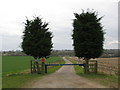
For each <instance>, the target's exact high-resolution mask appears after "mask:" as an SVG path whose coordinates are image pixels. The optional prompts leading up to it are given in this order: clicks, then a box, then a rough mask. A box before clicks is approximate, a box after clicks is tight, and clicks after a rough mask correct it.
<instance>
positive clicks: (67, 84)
mask: <svg viewBox="0 0 120 90" xmlns="http://www.w3.org/2000/svg"><path fill="white" fill-rule="evenodd" d="M64 60H65V61H66V63H68V64H71V62H70V61H68V60H66V59H65V58H64ZM25 88H106V87H105V86H102V85H100V84H98V83H96V82H93V81H90V80H88V79H86V78H83V77H80V76H78V75H76V74H75V70H74V67H73V66H63V67H61V68H60V69H59V70H58V71H57V72H55V73H53V74H50V75H48V76H45V77H43V78H42V79H40V80H38V81H35V82H34V83H31V84H28V85H27V86H26V87H25Z"/></svg>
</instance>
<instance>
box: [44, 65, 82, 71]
mask: <svg viewBox="0 0 120 90" xmlns="http://www.w3.org/2000/svg"><path fill="white" fill-rule="evenodd" d="M64 65H67V66H70V65H79V66H84V64H45V73H47V66H64Z"/></svg>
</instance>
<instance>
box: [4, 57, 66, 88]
mask: <svg viewBox="0 0 120 90" xmlns="http://www.w3.org/2000/svg"><path fill="white" fill-rule="evenodd" d="M30 60H34V59H33V58H32V57H31V56H3V57H2V82H3V83H2V87H3V88H19V87H21V86H23V85H24V84H25V83H27V82H28V81H30V80H33V79H36V78H41V77H42V76H44V75H42V74H30ZM61 60H62V58H61V57H50V58H48V59H47V60H46V63H52V62H59V61H61ZM60 63H65V62H64V61H63V62H60ZM59 68H60V66H58V67H54V68H50V69H49V70H48V74H50V73H52V72H55V71H56V70H58V69H59ZM21 72H23V73H22V74H21ZM23 82H24V83H23Z"/></svg>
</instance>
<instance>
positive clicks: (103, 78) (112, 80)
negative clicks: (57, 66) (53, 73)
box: [67, 58, 118, 88]
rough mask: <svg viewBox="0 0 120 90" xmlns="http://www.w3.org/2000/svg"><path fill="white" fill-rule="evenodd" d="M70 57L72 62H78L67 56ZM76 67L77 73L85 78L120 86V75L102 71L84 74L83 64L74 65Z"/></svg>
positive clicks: (107, 84)
mask: <svg viewBox="0 0 120 90" xmlns="http://www.w3.org/2000/svg"><path fill="white" fill-rule="evenodd" d="M67 59H69V60H70V61H71V62H72V63H76V61H74V60H73V59H71V58H67ZM74 67H75V71H76V74H77V75H79V76H82V77H85V78H88V79H90V80H93V81H96V82H98V83H100V84H102V85H105V86H108V87H111V88H118V76H117V75H108V74H104V73H101V72H98V74H94V73H91V74H84V70H83V68H82V67H81V66H77V65H76V66H74Z"/></svg>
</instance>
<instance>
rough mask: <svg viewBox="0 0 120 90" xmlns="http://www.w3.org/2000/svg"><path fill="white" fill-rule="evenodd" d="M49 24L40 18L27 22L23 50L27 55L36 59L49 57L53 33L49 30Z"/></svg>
mask: <svg viewBox="0 0 120 90" xmlns="http://www.w3.org/2000/svg"><path fill="white" fill-rule="evenodd" d="M47 26H48V23H46V22H42V19H41V18H39V17H34V19H33V20H28V19H27V20H26V22H25V30H24V32H23V34H24V35H23V42H22V49H23V52H25V53H26V54H27V55H30V56H33V57H34V58H35V59H38V58H41V57H48V56H49V55H50V53H51V51H52V45H53V44H52V37H53V36H52V33H51V32H50V31H48V30H49V28H47Z"/></svg>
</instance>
